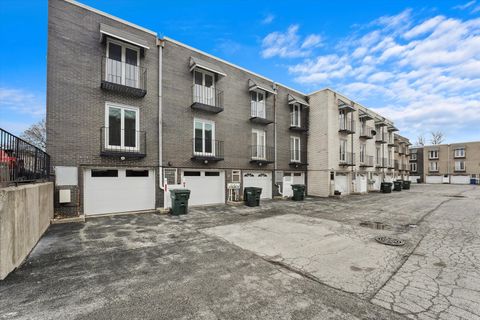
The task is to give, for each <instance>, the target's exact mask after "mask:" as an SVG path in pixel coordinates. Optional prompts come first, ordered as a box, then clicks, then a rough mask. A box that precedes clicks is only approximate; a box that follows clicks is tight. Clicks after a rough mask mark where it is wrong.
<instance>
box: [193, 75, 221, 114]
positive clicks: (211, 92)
mask: <svg viewBox="0 0 480 320" xmlns="http://www.w3.org/2000/svg"><path fill="white" fill-rule="evenodd" d="M215 98H216V97H215V75H214V74H213V73H211V72H208V71H204V70H201V71H200V70H194V71H193V102H198V103H203V104H207V105H210V106H215Z"/></svg>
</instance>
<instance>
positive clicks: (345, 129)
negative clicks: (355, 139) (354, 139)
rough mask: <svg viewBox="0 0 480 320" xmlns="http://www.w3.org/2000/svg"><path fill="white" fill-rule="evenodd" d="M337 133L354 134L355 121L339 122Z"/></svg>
mask: <svg viewBox="0 0 480 320" xmlns="http://www.w3.org/2000/svg"><path fill="white" fill-rule="evenodd" d="M338 132H341V133H346V134H352V133H355V121H353V120H342V119H340V120H339V127H338Z"/></svg>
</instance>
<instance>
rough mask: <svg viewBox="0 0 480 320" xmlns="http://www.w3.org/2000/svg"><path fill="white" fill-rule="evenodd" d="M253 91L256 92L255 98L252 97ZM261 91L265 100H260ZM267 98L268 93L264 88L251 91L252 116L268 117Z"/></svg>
mask: <svg viewBox="0 0 480 320" xmlns="http://www.w3.org/2000/svg"><path fill="white" fill-rule="evenodd" d="M252 93H255V100H253V99H252ZM259 93H261V94H262V95H263V100H262V101H263V102H259V101H258V94H259ZM266 99H267V94H266V92H265V91H263V90H259V89H257V90H252V91H250V115H251V117H257V118H263V119H266V117H267V109H266Z"/></svg>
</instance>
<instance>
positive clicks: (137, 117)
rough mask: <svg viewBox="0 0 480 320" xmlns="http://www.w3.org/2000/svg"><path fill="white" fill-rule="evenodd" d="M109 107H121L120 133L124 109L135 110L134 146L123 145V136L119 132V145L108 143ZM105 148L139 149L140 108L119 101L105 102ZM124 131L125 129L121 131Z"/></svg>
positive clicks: (122, 126)
mask: <svg viewBox="0 0 480 320" xmlns="http://www.w3.org/2000/svg"><path fill="white" fill-rule="evenodd" d="M110 108H117V109H121V116H120V117H121V118H120V119H121V120H120V133H122V130H125V117H124V110H130V111H135V147H126V146H125V136H124V135H123V134H120V146H112V145H110V138H109V135H108V132H109V131H108V130H109V129H108V128H109V127H110V126H109V120H110V119H109V109H110ZM105 128H107V129H106V130H105V139H104V141H105V148H106V149H109V150H128V151H139V150H140V144H139V142H140V136H139V132H140V109H139V108H137V107H132V106H127V105H123V104H119V103H114V102H105ZM123 132H124V133H125V131H123Z"/></svg>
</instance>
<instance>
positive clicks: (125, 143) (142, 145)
mask: <svg viewBox="0 0 480 320" xmlns="http://www.w3.org/2000/svg"><path fill="white" fill-rule="evenodd" d="M146 137H147V135H146V132H145V131H136V130H118V129H116V128H112V127H102V128H101V129H100V155H101V156H103V157H123V158H143V157H145V156H146V155H147V145H146Z"/></svg>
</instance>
